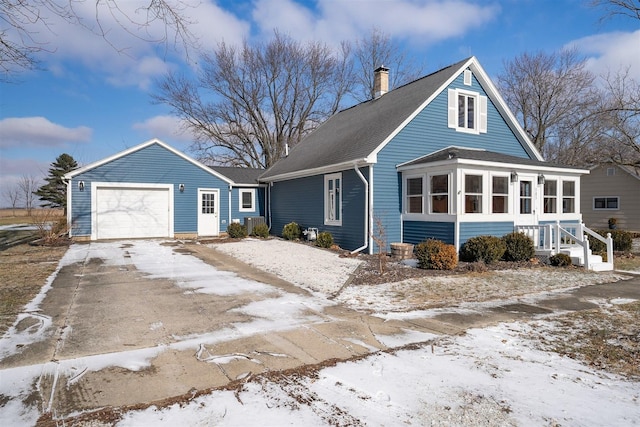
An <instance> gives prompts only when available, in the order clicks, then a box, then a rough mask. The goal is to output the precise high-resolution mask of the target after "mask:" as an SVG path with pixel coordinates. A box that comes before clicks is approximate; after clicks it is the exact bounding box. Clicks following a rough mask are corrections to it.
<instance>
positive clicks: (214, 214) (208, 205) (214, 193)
mask: <svg viewBox="0 0 640 427" xmlns="http://www.w3.org/2000/svg"><path fill="white" fill-rule="evenodd" d="M219 199H220V197H219V191H218V190H214V189H204V188H199V189H198V236H217V235H218V234H219V233H220V218H219V213H218V212H219V211H220V204H219Z"/></svg>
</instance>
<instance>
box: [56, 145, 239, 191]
mask: <svg viewBox="0 0 640 427" xmlns="http://www.w3.org/2000/svg"><path fill="white" fill-rule="evenodd" d="M153 144H157V145H159V146H161V147H163V148H165V149H167V150H169V151H170V152H172V153H173V154H175V155H176V156H178V157H180V158H182V159H184V160H186V161H188V162H189V163H191V164H193V165H195V166H197V167H199V168H200V169H202V170H204V171H205V172H207V173H209V174H211V175H213V176H215V177H216V178H219V179H221V180H223V181H224V182H226V183H228V184H233V181H231V180H230V179H229V178H227V177H225V176H224V175H221V174H219V173H218V172H216V171H214V170H213V169H211V168H209V167H208V166H205V165H204V164H202V163H200V162H199V161H197V160H194V159H192V158H191V157H189V156H187V155H186V154H184V153H182V152H180V151H178V150H176V149H175V148H173V147H171V146H169V145H167V144H165V143H164V142H162V141H160V140H159V139H157V138H154V139H151V140H149V141H147V142H143V143H142V144H139V145H136V146H135V147H131V148H128V149H126V150H124V151H121V152H119V153H116V154H114V155H112V156H109V157H106V158H104V159H102V160H98V161H97V162H93V163H90V164H88V165H86V166H84V167H81V168H80V169H76V170H74V171H72V172H69V173H68V174H66V175H65V176H64V178H65V179H71V178H73V177H74V176H77V175H80V174H83V173H85V172H87V171H90V170H91V169H95V168H97V167H98V166H102V165H104V164H106V163H109V162H112V161H114V160H117V159H119V158H121V157H125V156H128V155H129V154H131V153H135V152H136V151H140V150H142V149H143V148H147V147H149V146H151V145H153Z"/></svg>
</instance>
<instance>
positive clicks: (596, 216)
mask: <svg viewBox="0 0 640 427" xmlns="http://www.w3.org/2000/svg"><path fill="white" fill-rule="evenodd" d="M581 203H582V216H583V218H584V222H585V224H586V225H587V226H588V227H591V228H597V229H606V228H609V219H610V218H615V219H616V220H617V228H620V229H623V230H629V231H637V232H640V169H638V168H633V167H631V166H621V165H615V164H611V163H605V164H602V165H598V166H595V167H594V168H592V169H591V173H590V174H589V175H587V176H585V177H584V178H582V192H581Z"/></svg>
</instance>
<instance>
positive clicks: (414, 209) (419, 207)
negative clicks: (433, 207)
mask: <svg viewBox="0 0 640 427" xmlns="http://www.w3.org/2000/svg"><path fill="white" fill-rule="evenodd" d="M406 188H407V201H406V210H405V211H406V213H417V214H421V213H424V194H423V179H422V177H421V176H420V177H414V178H407V186H406Z"/></svg>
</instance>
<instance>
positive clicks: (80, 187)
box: [78, 181, 84, 191]
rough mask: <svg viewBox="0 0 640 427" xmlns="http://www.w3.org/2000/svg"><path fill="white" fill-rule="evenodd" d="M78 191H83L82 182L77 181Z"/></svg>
mask: <svg viewBox="0 0 640 427" xmlns="http://www.w3.org/2000/svg"><path fill="white" fill-rule="evenodd" d="M78 190H80V191H84V181H78Z"/></svg>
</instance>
